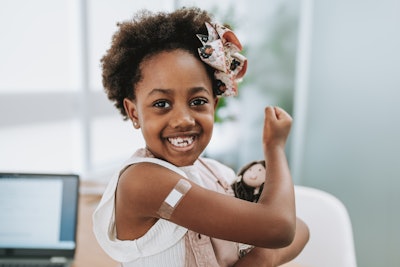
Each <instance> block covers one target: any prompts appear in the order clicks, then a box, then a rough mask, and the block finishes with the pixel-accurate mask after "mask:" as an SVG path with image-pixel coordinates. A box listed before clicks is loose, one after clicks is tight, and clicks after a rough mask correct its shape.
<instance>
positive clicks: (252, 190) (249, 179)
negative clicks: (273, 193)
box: [232, 160, 266, 202]
mask: <svg viewBox="0 0 400 267" xmlns="http://www.w3.org/2000/svg"><path fill="white" fill-rule="evenodd" d="M265 174H266V168H265V161H264V160H260V161H253V162H250V163H249V164H247V165H245V166H244V167H242V169H241V170H240V171H239V172H238V180H237V181H236V182H235V183H234V184H232V188H233V191H234V192H235V196H236V197H237V198H240V199H244V200H247V201H251V202H257V201H258V198H259V197H260V195H261V192H262V190H263V187H264V181H265Z"/></svg>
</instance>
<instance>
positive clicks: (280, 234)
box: [265, 219, 296, 248]
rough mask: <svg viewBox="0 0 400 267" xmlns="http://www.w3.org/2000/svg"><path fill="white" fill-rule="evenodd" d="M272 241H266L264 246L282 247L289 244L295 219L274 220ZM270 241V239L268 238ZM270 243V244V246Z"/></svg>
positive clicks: (292, 238)
mask: <svg viewBox="0 0 400 267" xmlns="http://www.w3.org/2000/svg"><path fill="white" fill-rule="evenodd" d="M272 232H273V235H272V239H273V240H272V242H267V243H269V244H265V245H266V246H265V247H269V248H283V247H287V246H289V245H290V244H291V243H292V242H293V240H294V237H295V233H296V220H291V219H282V220H279V221H277V222H276V226H275V227H274V229H273V231H272ZM270 241H271V240H270ZM271 245H272V246H271Z"/></svg>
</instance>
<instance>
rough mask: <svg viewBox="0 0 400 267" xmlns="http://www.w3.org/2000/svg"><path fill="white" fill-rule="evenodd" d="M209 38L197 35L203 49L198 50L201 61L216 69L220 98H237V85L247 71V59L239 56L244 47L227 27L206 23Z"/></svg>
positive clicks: (215, 74)
mask: <svg viewBox="0 0 400 267" xmlns="http://www.w3.org/2000/svg"><path fill="white" fill-rule="evenodd" d="M206 27H207V31H208V36H207V35H204V34H197V35H196V36H197V37H198V38H199V39H200V41H201V43H202V44H203V47H200V48H199V49H198V51H199V55H200V59H201V60H202V61H203V62H205V63H206V64H208V65H210V66H211V67H213V68H214V69H215V73H214V76H215V78H216V80H217V86H218V92H217V95H218V96H236V95H237V94H238V89H237V83H238V82H239V81H240V79H241V78H242V77H243V76H244V74H245V73H246V70H247V59H246V57H244V56H243V55H241V54H239V52H240V51H242V45H241V44H240V42H239V39H238V38H237V37H236V35H235V34H234V33H233V31H231V30H230V29H228V28H227V27H225V26H223V25H221V24H219V23H214V24H213V25H212V24H210V23H208V22H206Z"/></svg>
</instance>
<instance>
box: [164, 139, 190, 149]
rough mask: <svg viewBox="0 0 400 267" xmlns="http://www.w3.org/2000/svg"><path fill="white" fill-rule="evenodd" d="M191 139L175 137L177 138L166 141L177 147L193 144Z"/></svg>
mask: <svg viewBox="0 0 400 267" xmlns="http://www.w3.org/2000/svg"><path fill="white" fill-rule="evenodd" d="M193 140H194V138H193V137H177V138H168V141H169V142H170V143H171V144H172V145H174V146H178V147H185V146H189V145H191V144H192V143H193Z"/></svg>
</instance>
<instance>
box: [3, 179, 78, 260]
mask: <svg viewBox="0 0 400 267" xmlns="http://www.w3.org/2000/svg"><path fill="white" fill-rule="evenodd" d="M78 193H79V176H78V175H76V174H34V173H0V267H2V266H30V264H31V265H34V266H62V267H66V266H70V265H71V263H72V261H73V259H74V256H75V249H76V231H77V229H76V228H77V216H78V198H79V194H78ZM8 264H11V265H8ZM17 264H20V265H17ZM35 264H36V265H35Z"/></svg>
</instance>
